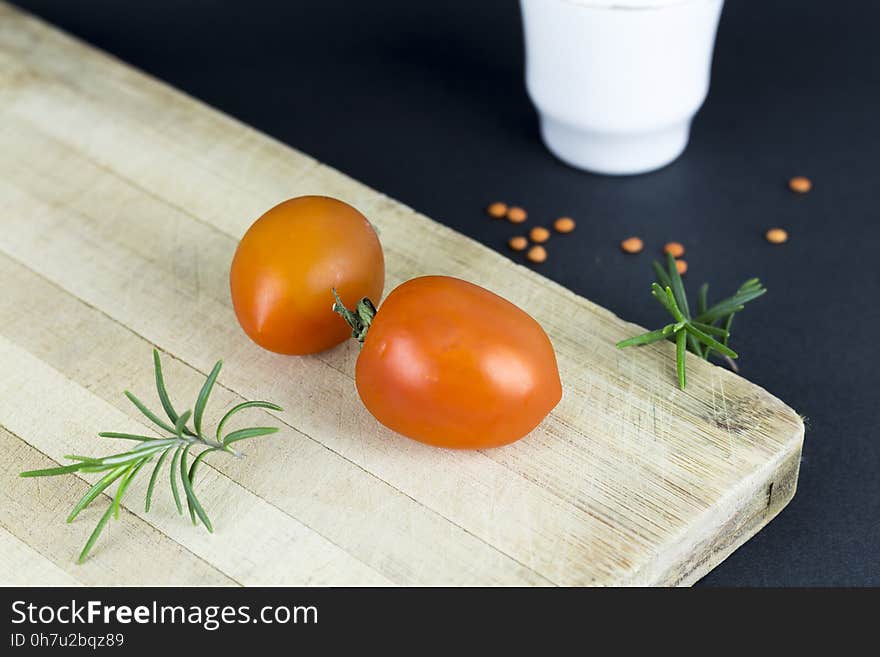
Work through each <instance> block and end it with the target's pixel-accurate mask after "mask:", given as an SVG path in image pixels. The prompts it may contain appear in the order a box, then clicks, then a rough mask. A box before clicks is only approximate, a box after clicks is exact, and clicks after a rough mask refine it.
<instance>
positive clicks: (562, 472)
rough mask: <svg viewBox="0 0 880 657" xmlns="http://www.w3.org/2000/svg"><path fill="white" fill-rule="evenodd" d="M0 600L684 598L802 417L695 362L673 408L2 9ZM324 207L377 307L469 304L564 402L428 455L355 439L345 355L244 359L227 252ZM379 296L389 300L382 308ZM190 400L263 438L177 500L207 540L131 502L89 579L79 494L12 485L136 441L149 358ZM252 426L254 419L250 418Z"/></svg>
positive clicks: (174, 104) (594, 315)
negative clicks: (454, 284)
mask: <svg viewBox="0 0 880 657" xmlns="http://www.w3.org/2000/svg"><path fill="white" fill-rule="evenodd" d="M0 113H2V114H0V281H2V285H0V290H2V292H0V316H2V322H0V476H2V483H0V501H2V503H0V583H2V584H12V583H21V584H56V583H57V584H69V583H82V584H159V585H162V584H164V585H187V584H245V585H247V584H379V585H387V584H488V585H491V584H511V585H552V584H557V585H587V584H610V585H655V584H664V585H672V584H689V583H692V582H694V581H695V580H697V579H699V578H700V577H701V576H702V575H704V574H705V573H706V572H708V571H709V570H710V569H711V568H713V567H714V566H715V565H716V564H718V563H719V562H720V561H721V560H723V559H724V558H725V557H726V556H727V555H729V554H730V553H731V552H732V551H733V550H734V549H736V548H737V546H739V545H741V544H742V543H743V542H744V541H746V540H747V539H748V538H749V537H750V536H752V535H753V534H754V533H755V532H756V531H758V530H759V529H760V528H761V527H762V526H763V525H764V524H766V523H767V522H768V521H769V520H770V519H771V518H773V517H774V516H775V515H776V514H777V513H778V512H779V511H780V509H782V508H783V507H784V506H785V504H786V503H787V502H788V501H789V500H790V499H791V497H792V496H793V495H794V492H795V485H796V482H797V474H798V464H799V459H800V452H801V444H802V441H803V432H804V428H803V424H802V422H801V419H800V418H799V417H798V415H797V414H796V413H795V412H794V411H792V410H791V409H790V408H788V407H787V406H785V405H784V404H783V403H782V402H780V401H779V400H778V399H776V398H775V397H773V396H771V395H770V394H769V393H767V392H766V391H765V390H763V389H761V388H759V387H758V386H755V385H753V384H751V383H749V382H748V381H746V380H744V379H742V378H740V377H738V376H736V375H734V374H732V373H730V372H728V371H727V370H725V369H722V368H720V367H715V366H712V365H710V364H707V363H705V362H703V361H700V360H698V359H697V358H691V357H689V358H690V360H689V363H688V372H689V383H688V388H687V390H686V391H685V392H681V391H679V390H678V389H677V388H676V387H675V385H674V383H673V381H674V357H673V352H674V347H673V345H671V344H668V343H662V344H655V345H652V346H650V347H645V348H641V349H638V350H637V349H629V350H624V351H621V350H618V349H616V348H615V347H614V344H615V342H617V341H618V340H620V339H622V338H625V337H629V336H631V335H633V334H635V333H636V332H637V331H639V330H641V329H640V328H639V327H637V326H635V325H633V324H629V323H627V322H625V321H623V320H621V319H619V318H617V317H615V316H614V315H613V314H612V313H610V312H608V311H607V310H605V309H603V308H600V307H599V306H596V305H595V304H593V303H591V302H590V301H588V300H587V299H584V298H582V297H579V296H577V295H575V294H573V293H571V292H570V291H568V290H566V289H565V288H563V287H561V286H559V285H557V284H555V283H553V282H551V281H549V280H547V279H545V278H543V277H541V276H540V275H539V274H537V273H534V272H532V271H529V270H528V269H526V268H523V267H520V266H517V265H515V264H513V263H512V262H510V261H509V260H508V259H506V258H505V257H503V256H501V255H499V254H497V253H495V252H493V251H491V250H490V249H488V248H486V247H484V246H481V245H480V244H478V243H476V242H474V241H472V240H470V239H468V238H467V237H464V236H462V235H459V234H457V233H456V232H454V231H452V230H450V229H448V228H445V227H443V226H442V225H440V224H438V223H435V222H434V221H432V220H430V219H428V218H427V217H424V216H422V215H420V214H418V213H417V212H416V211H414V210H412V209H410V208H408V207H406V206H404V205H402V204H400V203H398V202H396V201H394V200H392V199H390V198H388V197H386V196H384V195H382V194H381V193H379V192H377V191H375V190H372V189H369V188H367V187H365V186H364V185H362V184H360V183H358V182H356V181H354V180H352V179H350V178H348V177H346V176H345V175H343V174H341V173H339V172H338V171H335V170H333V169H331V168H329V167H327V166H325V165H323V164H321V163H319V162H316V161H315V160H313V159H312V158H310V157H308V156H306V155H304V154H302V153H300V152H298V151H296V150H293V149H291V148H289V147H287V146H285V145H283V144H280V143H278V142H277V141H274V140H272V139H270V138H269V137H267V136H265V135H263V134H260V133H258V132H256V131H254V130H252V129H251V128H248V127H247V126H244V125H242V124H240V123H238V122H237V121H235V120H233V119H231V118H229V117H227V116H224V115H222V114H220V113H218V112H216V111H214V110H212V109H210V108H209V107H206V106H205V105H203V104H201V103H199V102H197V101H195V100H193V99H191V98H188V97H186V96H185V95H183V94H181V93H179V92H177V91H175V90H173V89H171V88H169V87H168V86H166V85H164V84H162V83H160V82H157V81H156V80H153V79H151V78H149V77H147V76H145V75H143V74H142V73H139V72H137V71H134V70H132V69H131V68H129V67H127V66H125V65H123V64H121V63H120V62H118V61H116V60H114V59H113V58H111V57H109V56H107V55H105V54H103V53H101V52H98V51H96V50H94V49H92V48H90V47H88V46H87V45H84V44H82V43H80V42H78V41H77V40H75V39H73V38H71V37H69V36H67V35H64V34H62V33H60V32H58V31H56V30H54V29H52V28H50V27H48V26H47V25H45V24H44V23H42V22H40V21H39V20H36V19H34V18H31V17H29V16H26V15H24V14H22V13H21V12H20V11H18V10H16V9H13V8H11V7H9V6H7V5H2V4H0ZM300 194H327V195H331V196H335V197H339V198H341V199H344V200H346V201H348V202H350V203H352V204H354V205H355V206H357V207H358V208H359V209H360V210H361V211H362V212H363V213H364V214H365V215H366V216H367V217H369V219H370V220H371V221H372V222H374V224H375V225H376V226H377V227H378V229H379V231H380V236H381V240H382V244H383V246H384V249H385V254H386V260H387V265H388V288H387V290H390V289H392V288H393V287H394V286H396V285H398V284H399V283H401V282H403V281H405V280H407V279H409V278H411V277H414V276H418V275H422V274H449V275H452V276H458V277H462V278H466V279H468V280H471V281H474V282H476V283H478V284H480V285H483V286H485V287H487V288H489V289H491V290H493V291H495V292H497V293H498V294H501V295H502V296H504V297H506V298H508V299H510V300H511V301H513V302H514V303H516V304H518V305H519V306H521V307H523V308H525V309H527V310H528V311H529V312H530V313H532V314H533V315H534V316H535V317H536V318H537V319H538V320H539V321H540V322H541V323H542V324H543V326H544V327H545V328H546V330H547V332H548V333H549V335H550V337H551V339H552V340H553V343H554V345H555V347H556V350H557V354H558V357H559V365H560V370H561V374H562V380H563V385H564V389H565V393H564V397H563V400H562V402H561V403H560V404H559V406H558V407H557V408H556V409H555V411H554V412H553V413H552V414H551V416H550V417H549V418H548V419H547V420H546V421H545V422H544V423H543V424H542V425H541V426H540V427H539V428H538V429H536V430H535V431H534V432H533V433H532V434H531V435H529V436H528V437H527V438H526V439H524V440H522V441H520V442H517V443H515V444H513V445H511V446H508V447H505V448H501V449H494V450H487V451H483V452H454V451H446V450H441V449H434V448H430V447H427V446H424V445H421V444H419V443H416V442H413V441H410V440H406V439H404V438H401V437H399V436H397V435H395V434H393V433H391V432H390V431H388V430H386V429H384V428H383V427H382V426H380V425H378V424H377V423H376V422H375V421H374V420H373V418H372V417H371V416H370V415H369V414H368V413H367V412H366V411H365V410H364V408H363V407H362V406H361V404H360V402H359V400H358V397H357V393H356V390H355V386H354V382H353V378H352V375H353V371H354V363H355V359H356V356H357V345H356V344H355V343H354V342H351V343H349V344H347V345H344V346H341V347H339V348H337V349H334V350H331V351H329V352H326V353H323V354H320V355H317V356H312V357H304V358H297V357H284V356H278V355H274V354H271V353H268V352H265V351H262V350H260V349H259V348H257V347H256V346H254V345H253V344H252V343H251V342H250V341H249V340H248V339H247V338H246V337H245V336H244V335H243V333H242V332H241V330H240V329H239V327H238V325H237V323H236V321H235V317H234V316H233V313H232V310H231V306H230V300H229V291H228V283H227V275H228V267H229V263H230V260H231V258H232V254H233V251H234V249H235V246H236V242H237V240H238V238H239V237H240V236H241V235H242V234H243V233H244V231H245V229H246V228H247V227H248V226H249V225H250V223H251V222H252V221H253V220H254V219H255V218H256V217H257V216H259V215H260V214H261V213H262V212H263V211H265V210H266V209H267V208H269V207H271V206H273V205H274V204H276V203H277V202H279V201H281V200H283V199H285V198H288V197H291V196H297V195H300ZM387 290H386V291H387ZM154 345H155V346H157V347H158V348H159V349H160V350H161V351H162V352H163V353H164V362H165V369H166V379H167V380H168V382H169V388H170V391H171V396H172V399H173V400H174V401H175V403H176V406H177V407H178V408H181V407H183V406H185V405H187V404H191V403H192V400H194V399H195V396H196V394H197V392H198V389H199V387H200V385H201V382H202V380H203V378H204V375H205V373H206V372H208V371H209V370H210V368H211V366H212V365H213V363H214V361H215V360H217V359H218V358H221V357H222V358H223V359H224V360H225V366H224V369H223V371H222V373H221V375H220V379H219V383H220V385H219V387H218V388H216V389H215V392H214V395H213V397H212V403H211V407H210V408H209V414H210V416H211V417H212V418H216V417H218V416H219V415H220V414H222V413H223V412H225V410H227V409H228V408H230V407H231V406H232V405H234V404H236V403H238V402H240V401H241V400H242V399H245V398H248V399H254V398H256V399H270V400H273V401H277V402H279V403H281V404H282V405H283V406H284V407H285V409H286V410H285V411H284V412H280V413H273V414H272V415H273V417H268V416H267V415H266V414H265V413H262V412H261V411H252V413H253V416H252V418H249V419H252V420H254V424H262V425H266V424H268V425H273V424H275V425H278V426H281V427H282V429H283V430H282V432H280V433H278V434H276V435H275V436H271V437H267V438H263V439H259V441H251V442H249V443H247V444H246V447H245V449H244V451H246V453H247V457H246V458H244V459H234V458H231V457H227V456H226V455H222V454H221V455H219V456H218V455H215V456H216V458H213V459H209V460H208V463H209V464H210V465H209V467H206V468H204V470H203V471H202V473H201V478H200V480H199V482H198V490H199V491H200V496H201V498H202V501H203V503H204V505H205V507H206V508H207V509H209V511H210V512H211V514H212V519H213V521H214V525H215V526H216V533H215V534H213V535H210V534H208V533H207V532H205V531H204V529H202V528H201V527H198V528H196V527H193V526H192V525H191V524H190V523H189V521H188V519H187V520H184V519H182V518H180V517H179V516H178V515H177V513H176V512H175V511H174V509H173V502H172V501H171V499H170V498H171V496H170V494H168V491H167V486H166V487H161V489H158V490H159V492H158V494H157V496H156V501H155V504H154V508H153V510H151V512H150V513H149V515H147V514H145V513H144V511H143V506H142V499H143V493H144V487H143V483H140V484H137V485H135V486H134V487H133V490H132V492H131V493H130V495H129V497H128V502H127V503H126V504H125V508H124V511H123V513H122V515H121V517H120V520H119V521H117V522H112V523H111V524H110V525H109V526H108V528H107V530H106V531H105V533H104V535H103V536H102V538H101V539H100V541H99V542H98V544H97V546H96V548H95V550H94V551H93V553H92V555H91V557H90V559H89V560H88V561H87V562H86V564H85V565H82V566H77V565H76V564H75V558H76V555H77V554H78V552H79V549H80V547H81V546H82V544H83V543H84V541H85V539H86V537H87V536H88V534H89V533H90V532H91V529H92V527H93V525H94V523H95V521H96V520H97V518H98V517H99V516H100V514H101V513H102V511H103V508H102V507H105V504H106V502H107V501H108V500H107V499H104V500H103V501H101V500H99V501H98V502H99V503H98V504H97V505H96V508H91V509H89V510H88V511H87V512H85V513H83V514H82V515H81V516H80V518H79V519H78V520H77V521H76V522H74V523H72V524H70V525H67V524H65V523H64V518H65V516H66V514H67V511H68V510H69V508H70V506H71V505H72V503H73V502H75V501H76V499H78V497H79V496H80V495H82V494H83V493H84V492H85V490H86V489H87V486H88V484H87V481H94V478H93V477H92V476H91V475H86V476H85V477H83V478H81V477H79V476H74V475H68V476H65V477H56V478H48V479H21V478H19V477H18V476H17V474H18V472H20V471H22V470H26V469H33V468H41V467H50V466H52V465H53V464H56V463H61V462H63V455H64V454H68V453H79V454H102V453H105V452H106V451H107V450H109V449H116V448H125V447H128V446H129V444H124V445H117V444H114V443H115V442H116V441H112V440H107V439H101V438H98V437H96V433H97V432H98V431H101V430H116V431H130V432H133V433H143V432H145V431H149V430H150V429H149V427H148V425H147V424H145V422H146V420H145V419H144V418H143V417H142V416H141V415H139V413H138V412H137V411H136V410H135V409H134V408H133V407H132V406H131V405H130V404H129V403H128V401H127V400H126V399H125V397H123V395H122V391H123V390H124V389H130V390H132V391H133V392H134V393H135V394H137V395H138V396H140V397H141V398H144V399H149V400H151V403H152V404H153V405H154V406H155V405H157V404H156V402H153V401H152V400H154V398H155V397H154V393H153V392H152V391H153V378H152V377H153V373H152V363H151V349H152V348H153V346H154ZM249 412H250V411H249Z"/></svg>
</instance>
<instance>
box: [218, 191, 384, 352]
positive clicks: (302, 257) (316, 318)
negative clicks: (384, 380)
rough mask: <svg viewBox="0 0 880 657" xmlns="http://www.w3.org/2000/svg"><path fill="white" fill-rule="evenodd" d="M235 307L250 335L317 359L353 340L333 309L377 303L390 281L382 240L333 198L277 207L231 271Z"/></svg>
mask: <svg viewBox="0 0 880 657" xmlns="http://www.w3.org/2000/svg"><path fill="white" fill-rule="evenodd" d="M229 283H230V287H231V290H232V305H233V307H234V308H235V314H236V316H237V317H238V321H239V323H240V324H241V327H242V328H243V329H244V331H245V333H247V335H248V336H249V337H250V338H251V339H252V340H253V341H254V342H256V343H257V344H258V345H260V346H261V347H264V348H265V349H268V350H270V351H275V352H278V353H281V354H310V353H315V352H318V351H323V350H324V349H328V348H330V347H332V346H334V345H336V344H339V343H340V342H342V341H343V340H345V339H346V338H348V337H349V336H350V335H351V332H350V331H349V330H348V328H347V327H346V326H345V324H344V323H342V322H340V321H339V318H338V317H337V316H336V315H334V313H333V311H332V306H333V295H332V292H331V289H332V288H336V290H337V291H338V292H339V295H340V297H341V298H342V299H343V301H346V302H352V303H354V302H356V301H357V300H358V299H360V298H361V297H365V296H368V297H371V298H376V299H378V297H379V296H380V295H381V294H382V288H383V286H384V284H385V260H384V258H383V256H382V247H381V245H380V244H379V238H378V237H377V235H376V232H375V231H374V230H373V227H372V226H371V225H370V223H369V222H368V221H367V219H366V218H365V217H364V216H363V215H362V214H361V213H360V212H358V211H357V210H355V209H354V208H353V207H351V206H350V205H348V204H347V203H343V202H342V201H338V200H336V199H333V198H328V197H326V196H301V197H299V198H293V199H290V200H288V201H284V202H283V203H281V204H279V205H276V206H275V207H274V208H272V209H271V210H269V211H268V212H266V214H264V215H263V216H262V217H260V218H259V219H257V221H256V222H254V224H253V225H252V226H251V227H250V228H249V229H248V231H247V232H246V233H245V235H244V237H243V238H242V240H241V242H240V243H239V245H238V249H236V251H235V257H234V258H233V260H232V267H231V269H230V272H229Z"/></svg>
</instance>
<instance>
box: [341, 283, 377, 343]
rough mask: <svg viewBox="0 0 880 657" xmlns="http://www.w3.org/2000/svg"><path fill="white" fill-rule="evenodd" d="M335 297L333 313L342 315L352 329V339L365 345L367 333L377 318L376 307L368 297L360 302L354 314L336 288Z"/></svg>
mask: <svg viewBox="0 0 880 657" xmlns="http://www.w3.org/2000/svg"><path fill="white" fill-rule="evenodd" d="M333 297H334V298H335V299H336V303H334V304H333V312H335V313H338V314H339V315H341V316H342V319H344V320H345V321H346V322H347V323H348V325H349V326H350V327H351V337H353V338H354V339H355V340H357V341H358V342H360V343H361V344H363V343H364V340H365V339H366V338H367V331H369V330H370V324H372V323H373V318H374V317H375V316H376V306H374V305H373V302H372V301H370V300H369V299H368V298H367V297H364V298H363V299H361V300H360V301H358V303H357V306H355V309H354V312H352V311H351V310H349V309H348V308H347V307H346V306H345V304H344V303H342V299H340V298H339V294H337V293H336V288H335V287H334V288H333Z"/></svg>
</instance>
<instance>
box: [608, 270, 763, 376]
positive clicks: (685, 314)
mask: <svg viewBox="0 0 880 657" xmlns="http://www.w3.org/2000/svg"><path fill="white" fill-rule="evenodd" d="M654 272H655V273H656V274H657V282H655V283H652V284H651V295H652V296H653V297H654V298H655V299H657V301H658V302H659V303H660V305H661V306H663V307H664V308H665V309H666V310H667V312H668V313H669V314H670V315H672V318H673V319H674V320H675V322H673V323H671V324H667V325H666V326H664V327H663V328H661V329H658V330H656V331H648V332H647V333H643V334H641V335H637V336H635V337H633V338H629V339H627V340H622V341H621V342H618V343H617V346H618V348H621V349H622V348H624V347H634V346H639V345H645V344H651V343H652V342H657V341H658V340H673V341H674V342H675V347H676V348H675V365H676V372H677V374H678V387H679V388H681V389H682V390H684V389H685V386H686V385H687V373H686V371H685V360H686V359H685V351H687V350H689V351H691V352H693V353H695V354H696V355H697V356H699V357H700V358H702V359H704V360H708V359H709V356H710V355H715V354H718V355H719V356H721V357H723V358H724V359H725V361H726V362H727V363H728V364H729V365H730V367H731V369H733V370H734V371H736V370H737V367H736V364H735V363H734V362H733V359H735V358H737V357H738V355H737V353H736V352H735V351H734V350H733V349H731V348H730V347H729V346H728V342H729V340H730V328H731V326H732V324H733V316H734V315H735V314H736V313H738V312H739V311H741V310H742V309H743V308H744V307H745V304H746V303H748V302H749V301H752V300H754V299H757V298H758V297H759V296H761V295H762V294H764V293H765V292H767V289H766V288H765V287H764V286H763V285H761V281H759V280H758V279H757V278H752V279H749V280H748V281H746V282H745V283H743V284H742V285H741V286H740V288H739V289H738V290H737V291H736V293H735V294H734V295H733V296H731V297H729V298H727V299H724V300H723V301H719V302H718V303H716V304H714V305H712V306H710V305H709V303H708V293H709V285H708V283H704V284H703V285H701V286H700V289H699V292H698V293H697V306H696V307H697V314H696V316H692V315H691V311H690V307H689V306H688V300H687V295H686V294H685V291H684V283H682V280H681V275H680V274H679V273H678V268H677V267H676V266H675V258H673V257H672V256H671V255H668V254H667V256H666V269H664V268H663V266H662V265H661V264H660V263H659V262H657V261H654ZM713 336H714V337H713ZM716 338H718V339H716Z"/></svg>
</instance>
